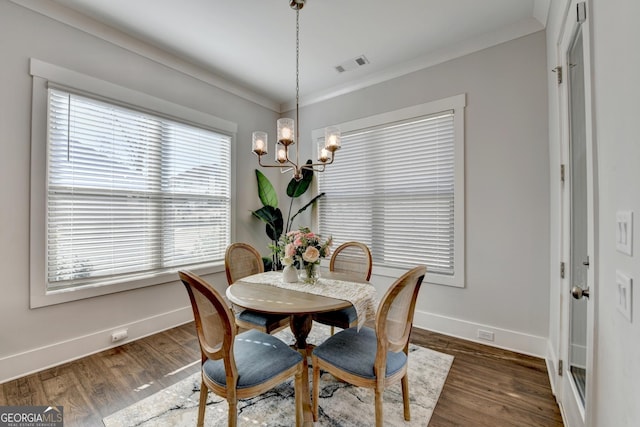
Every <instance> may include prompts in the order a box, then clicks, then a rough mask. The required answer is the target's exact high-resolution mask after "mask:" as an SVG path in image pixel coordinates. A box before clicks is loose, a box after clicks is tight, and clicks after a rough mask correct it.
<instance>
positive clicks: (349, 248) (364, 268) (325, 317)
mask: <svg viewBox="0 0 640 427" xmlns="http://www.w3.org/2000/svg"><path fill="white" fill-rule="evenodd" d="M372 266H373V260H372V258H371V251H370V250H369V248H368V247H367V245H365V244H364V243H360V242H346V243H343V244H342V245H340V246H338V247H337V248H336V250H335V251H334V252H333V254H332V255H331V260H330V261H329V271H336V272H339V273H348V274H352V275H354V276H356V277H358V278H360V279H362V280H369V279H370V278H371V269H372ZM313 320H315V321H316V322H318V323H322V324H325V325H329V326H331V335H333V332H334V328H335V327H338V328H342V329H347V328H351V327H353V326H356V325H357V324H358V314H357V313H356V310H355V308H353V306H351V307H348V308H343V309H342V310H336V311H330V312H327V313H318V314H316V315H314V316H313Z"/></svg>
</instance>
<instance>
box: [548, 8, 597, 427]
mask: <svg viewBox="0 0 640 427" xmlns="http://www.w3.org/2000/svg"><path fill="white" fill-rule="evenodd" d="M579 3H584V4H585V6H586V19H585V20H584V21H583V22H582V23H579V22H578V13H577V10H578V4H579ZM591 10H592V8H591V1H589V0H570V1H569V2H568V5H567V9H566V11H565V14H564V19H563V21H562V22H563V24H562V25H561V30H560V34H559V38H558V41H557V45H556V49H557V50H556V55H557V64H558V65H559V66H560V67H561V69H562V71H563V74H564V76H563V78H562V80H563V81H562V83H561V84H559V85H558V106H559V111H558V113H559V119H560V120H559V124H560V144H561V147H560V163H561V164H562V165H564V169H565V174H564V176H565V181H564V184H563V185H562V189H561V191H560V194H561V203H560V210H561V212H560V217H561V221H560V228H561V233H560V234H561V241H560V256H561V260H560V261H561V262H564V265H565V266H567V268H565V272H566V273H565V276H564V278H562V279H561V280H560V295H559V296H558V297H559V301H560V323H559V334H558V337H559V341H560V342H559V349H560V359H561V360H562V361H564V362H563V366H562V374H561V377H560V378H559V381H558V382H557V385H558V387H557V390H556V399H557V400H558V404H559V405H560V408H561V410H562V413H563V418H564V421H565V423H566V425H567V426H568V427H583V426H591V425H592V423H593V398H594V396H595V394H594V389H595V387H596V386H597V385H596V381H595V377H596V375H595V369H596V368H597V367H596V363H595V344H596V338H597V337H596V334H595V328H594V325H595V324H596V318H595V314H596V312H597V310H596V307H597V301H598V284H597V281H596V279H597V274H596V273H597V270H598V254H597V253H596V248H597V244H596V238H597V235H598V234H597V232H596V228H595V227H596V224H597V222H596V218H597V210H596V206H597V205H596V197H597V193H596V191H597V187H596V185H595V183H596V179H595V178H596V173H597V167H596V165H597V151H596V146H595V140H594V135H595V131H594V122H593V102H592V99H593V98H592V73H591V65H592V62H591V54H592V49H591V44H592V43H591V34H592V30H591V25H592V23H591V16H590V15H591ZM578 28H580V29H581V31H582V39H583V54H584V84H585V93H584V95H585V136H586V141H585V143H586V152H587V155H586V163H587V164H586V169H587V171H586V175H587V176H586V180H587V183H586V184H587V228H588V231H587V251H588V254H589V263H590V264H589V268H588V270H587V283H588V286H589V291H590V296H589V302H588V304H587V354H586V370H587V378H586V396H585V406H584V408H583V407H582V405H581V403H580V402H579V401H578V400H577V398H576V397H577V390H576V387H575V384H574V383H573V381H572V379H571V374H570V372H569V369H570V363H569V351H570V349H569V347H570V342H569V341H570V336H571V335H570V334H571V319H570V317H571V316H570V314H571V311H570V304H571V300H572V297H571V294H570V290H571V288H572V286H573V285H572V283H571V268H569V267H568V266H569V263H570V256H571V254H570V249H571V234H570V230H571V222H570V221H571V172H570V169H569V168H570V166H571V157H570V116H569V115H570V112H569V84H568V79H567V77H565V76H568V74H569V67H570V64H568V63H567V62H568V61H567V59H568V51H569V49H570V47H571V45H572V42H573V40H574V37H575V34H576V31H577V30H578ZM556 71H557V70H556Z"/></svg>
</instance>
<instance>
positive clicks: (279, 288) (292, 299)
mask: <svg viewBox="0 0 640 427" xmlns="http://www.w3.org/2000/svg"><path fill="white" fill-rule="evenodd" d="M226 295H227V298H228V300H229V301H230V302H231V303H232V304H233V305H234V306H235V307H234V308H235V309H240V310H242V309H249V310H254V311H258V312H262V313H271V314H287V315H289V316H290V317H289V319H290V328H291V332H293V335H294V337H295V343H294V347H295V348H296V349H297V350H298V351H300V352H301V353H302V354H303V355H304V356H305V357H304V366H305V369H304V370H303V396H302V401H303V419H304V423H303V425H305V426H311V425H313V416H312V413H311V398H310V393H309V374H308V369H307V368H308V361H307V357H308V356H309V350H310V346H309V345H308V344H307V337H308V335H309V332H310V331H311V328H312V326H313V315H314V314H315V313H322V312H328V311H334V310H340V309H343V308H348V307H350V306H353V307H354V308H355V309H356V313H357V314H358V328H360V327H361V326H362V325H363V324H364V323H365V322H367V321H371V320H375V313H376V309H377V298H376V291H375V287H374V286H373V285H372V284H371V283H369V282H368V281H366V280H364V279H361V278H358V277H357V276H354V275H351V274H346V273H337V272H330V271H329V272H322V273H321V276H320V278H319V279H318V281H317V282H316V283H313V284H311V283H304V282H302V281H298V282H293V283H288V282H285V281H283V277H282V272H281V271H269V272H264V273H259V274H254V275H252V276H247V277H244V278H242V279H240V280H238V281H236V282H235V283H233V284H232V285H230V286H228V287H227V290H226Z"/></svg>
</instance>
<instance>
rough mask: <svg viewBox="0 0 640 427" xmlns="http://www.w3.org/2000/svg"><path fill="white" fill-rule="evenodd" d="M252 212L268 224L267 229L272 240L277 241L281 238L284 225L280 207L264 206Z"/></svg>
mask: <svg viewBox="0 0 640 427" xmlns="http://www.w3.org/2000/svg"><path fill="white" fill-rule="evenodd" d="M251 214H252V215H253V216H255V217H256V218H259V219H261V220H262V221H263V222H264V223H265V224H266V227H265V229H266V230H265V231H266V233H267V236H269V238H270V239H271V240H275V241H277V240H278V239H279V238H280V236H281V235H282V229H283V227H284V221H283V219H282V211H281V210H280V209H278V208H274V207H273V206H263V207H261V208H260V209H258V210H257V211H252V212H251Z"/></svg>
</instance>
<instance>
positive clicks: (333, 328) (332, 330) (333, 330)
mask: <svg viewBox="0 0 640 427" xmlns="http://www.w3.org/2000/svg"><path fill="white" fill-rule="evenodd" d="M335 329H336V328H335V327H334V326H332V327H331V335H333V333H334V332H335Z"/></svg>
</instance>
